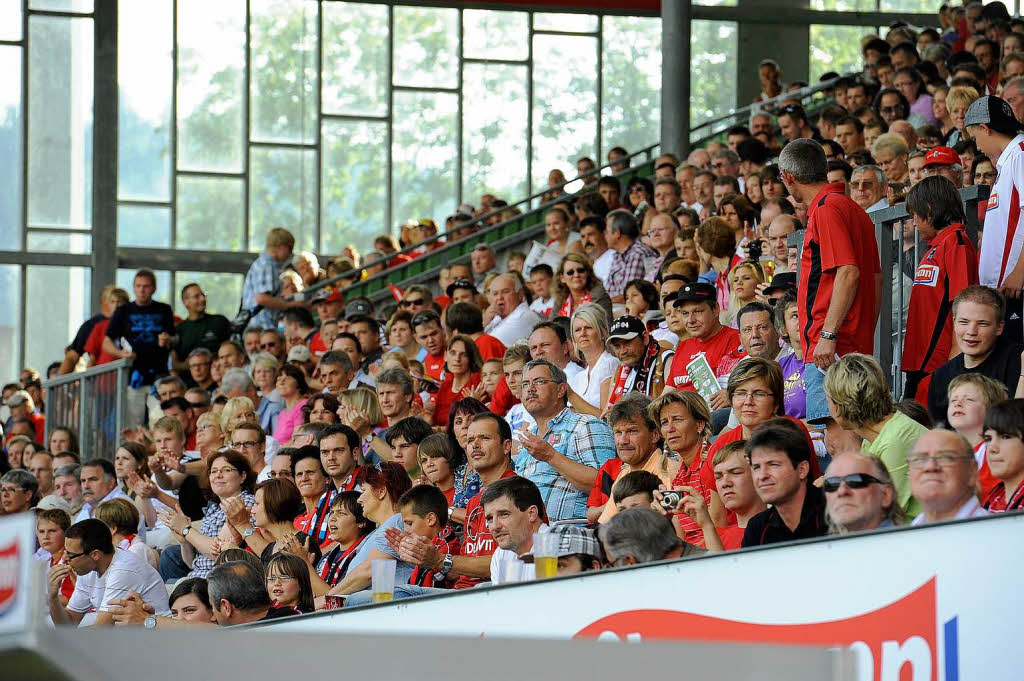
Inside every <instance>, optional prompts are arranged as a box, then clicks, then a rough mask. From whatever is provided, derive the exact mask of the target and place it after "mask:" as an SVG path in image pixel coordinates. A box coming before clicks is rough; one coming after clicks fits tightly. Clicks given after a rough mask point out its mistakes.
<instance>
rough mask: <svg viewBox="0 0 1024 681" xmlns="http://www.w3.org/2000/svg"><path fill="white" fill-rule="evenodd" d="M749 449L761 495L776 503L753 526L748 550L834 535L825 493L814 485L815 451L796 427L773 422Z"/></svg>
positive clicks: (756, 432) (756, 434)
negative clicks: (813, 459) (828, 517)
mask: <svg viewBox="0 0 1024 681" xmlns="http://www.w3.org/2000/svg"><path fill="white" fill-rule="evenodd" d="M744 451H745V452H746V455H747V460H748V461H749V462H750V470H751V475H752V477H753V478H754V486H755V488H756V490H757V495H758V496H759V497H761V501H763V502H764V503H765V504H770V508H769V509H768V510H766V511H762V512H761V513H758V514H757V515H755V516H754V517H753V518H751V519H750V521H749V522H748V523H747V529H746V531H745V532H744V533H743V546H744V547H747V546H763V545H765V544H777V543H780V542H787V541H793V540H795V539H806V538H808V537H821V536H824V535H825V534H827V533H828V526H827V525H826V524H825V517H824V515H825V495H824V494H823V493H822V491H821V490H820V489H818V488H817V487H815V486H814V485H812V484H811V480H812V478H811V477H810V473H811V458H812V457H813V456H814V453H813V451H812V450H811V448H810V444H809V443H808V441H807V438H806V437H805V436H804V434H803V433H801V432H800V430H799V429H798V428H797V427H796V426H794V425H793V424H792V423H791V422H789V421H786V420H783V419H771V420H770V421H767V422H765V423H763V424H761V426H759V427H758V428H757V429H756V430H754V432H753V433H751V436H750V438H749V439H748V440H747V445H746V447H745V448H744Z"/></svg>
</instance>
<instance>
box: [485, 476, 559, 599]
mask: <svg viewBox="0 0 1024 681" xmlns="http://www.w3.org/2000/svg"><path fill="white" fill-rule="evenodd" d="M480 504H481V506H482V507H483V509H484V517H485V519H486V522H487V530H488V531H489V532H490V533H491V535H492V536H493V537H494V541H495V543H496V544H497V548H495V550H494V553H493V554H492V555H491V567H490V572H491V583H492V584H501V583H503V582H504V581H505V580H503V579H502V577H504V576H507V575H508V574H509V572H510V571H511V570H515V571H516V572H517V573H518V574H517V576H518V581H529V580H533V579H536V578H537V575H536V572H535V571H534V565H533V563H525V562H523V561H522V560H520V559H519V556H521V555H523V554H524V553H530V552H531V551H532V550H533V535H534V533H537V532H544V531H545V530H547V525H546V522H547V515H546V514H545V512H544V501H543V500H542V499H541V491H540V490H539V489H538V488H537V485H535V484H533V483H532V482H530V481H529V480H527V479H526V478H522V477H519V476H513V477H510V478H506V479H504V480H497V481H495V483H494V484H492V485H490V486H488V487H487V489H486V490H485V491H484V492H483V493H482V494H481V495H480ZM509 581H511V580H509Z"/></svg>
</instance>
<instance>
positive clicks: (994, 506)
mask: <svg viewBox="0 0 1024 681" xmlns="http://www.w3.org/2000/svg"><path fill="white" fill-rule="evenodd" d="M982 506H984V507H985V508H987V509H988V510H989V511H991V512H992V513H1005V512H1006V511H1019V510H1020V509H1022V508H1024V482H1022V483H1020V484H1019V485H1017V489H1015V490H1014V491H1013V494H1012V495H1011V496H1010V498H1009V499H1007V498H1006V483H1004V482H1003V481H1002V480H1000V481H999V483H998V484H997V485H996V486H995V487H993V488H992V491H991V492H989V494H988V496H987V497H985V503H984V504H982Z"/></svg>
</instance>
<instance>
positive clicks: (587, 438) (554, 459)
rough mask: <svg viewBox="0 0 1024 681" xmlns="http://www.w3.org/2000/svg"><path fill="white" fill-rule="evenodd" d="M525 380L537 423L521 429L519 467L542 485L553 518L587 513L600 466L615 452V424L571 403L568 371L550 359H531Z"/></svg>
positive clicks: (525, 396) (525, 395) (528, 408)
mask: <svg viewBox="0 0 1024 681" xmlns="http://www.w3.org/2000/svg"><path fill="white" fill-rule="evenodd" d="M519 385H520V389H521V391H522V392H521V398H522V402H523V406H524V407H525V408H526V411H527V412H528V413H529V414H530V416H532V417H533V418H534V420H535V421H536V422H537V423H536V425H535V426H533V427H532V428H530V429H529V430H528V431H518V432H519V435H518V438H517V439H518V440H519V443H520V444H521V445H522V448H521V449H520V451H519V454H518V455H517V456H516V459H515V469H516V473H518V474H519V475H521V476H523V477H524V478H529V479H530V480H531V481H532V482H533V483H534V484H535V485H537V487H538V488H540V491H541V495H542V496H543V497H544V506H545V507H546V508H547V512H548V517H549V518H550V519H551V520H552V521H554V520H569V519H574V518H586V517H587V497H588V496H589V494H590V490H591V488H592V487H593V486H594V481H595V480H596V479H597V471H598V469H599V468H601V466H602V465H604V463H605V462H606V461H608V460H609V459H611V458H612V457H614V456H615V441H614V439H613V438H612V431H611V428H609V427H608V424H607V423H605V422H604V421H602V420H601V419H598V418H595V417H593V416H589V415H586V414H580V413H578V412H575V411H573V410H572V409H570V408H569V405H568V390H569V386H568V384H567V383H566V378H565V372H564V371H562V370H561V369H559V368H558V367H557V366H555V365H554V364H552V363H551V362H550V361H548V360H546V359H535V360H532V361H530V362H527V363H526V365H525V366H524V367H523V379H522V381H521V382H520V384H519Z"/></svg>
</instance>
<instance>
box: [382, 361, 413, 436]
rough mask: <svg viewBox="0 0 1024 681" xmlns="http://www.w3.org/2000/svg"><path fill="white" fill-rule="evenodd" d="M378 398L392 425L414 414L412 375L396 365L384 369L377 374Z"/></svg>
mask: <svg viewBox="0 0 1024 681" xmlns="http://www.w3.org/2000/svg"><path fill="white" fill-rule="evenodd" d="M376 390H377V400H378V401H379V402H380V410H381V412H382V413H383V414H384V417H385V418H386V419H387V420H388V427H391V426H393V425H395V424H396V423H398V422H399V421H401V420H402V419H404V418H406V417H407V416H411V415H412V400H413V396H414V395H415V390H414V389H413V384H412V376H410V375H409V374H408V373H407V372H406V371H405V370H404V369H400V368H398V367H395V368H393V369H387V370H386V371H382V372H381V373H380V375H378V376H377V388H376Z"/></svg>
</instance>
